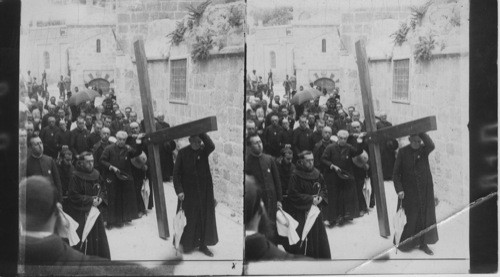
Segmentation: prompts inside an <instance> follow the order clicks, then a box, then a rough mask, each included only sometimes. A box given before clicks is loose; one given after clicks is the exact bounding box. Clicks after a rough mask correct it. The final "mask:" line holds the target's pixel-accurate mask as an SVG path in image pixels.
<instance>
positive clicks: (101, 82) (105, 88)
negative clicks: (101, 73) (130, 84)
mask: <svg viewBox="0 0 500 277" xmlns="http://www.w3.org/2000/svg"><path fill="white" fill-rule="evenodd" d="M94 86H95V87H97V90H99V89H102V92H103V94H107V93H109V86H110V83H109V81H108V80H106V79H102V78H96V79H93V80H92V81H90V82H89V88H91V87H94Z"/></svg>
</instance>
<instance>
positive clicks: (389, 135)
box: [356, 40, 437, 237]
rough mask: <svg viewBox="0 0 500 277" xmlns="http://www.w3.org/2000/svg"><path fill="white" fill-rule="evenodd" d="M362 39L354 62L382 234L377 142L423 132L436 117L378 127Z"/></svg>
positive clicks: (385, 226)
mask: <svg viewBox="0 0 500 277" xmlns="http://www.w3.org/2000/svg"><path fill="white" fill-rule="evenodd" d="M365 49H366V48H365V43H364V41H363V40H358V41H357V42H356V63H357V65H358V71H359V81H360V88H361V97H362V100H363V111H364V114H365V122H366V130H367V131H368V133H367V137H368V148H369V157H370V159H369V161H370V168H371V176H370V180H371V184H372V186H373V189H374V193H375V204H376V207H377V217H378V224H379V232H380V235H381V236H382V237H388V236H390V235H391V231H390V228H389V218H388V216H387V204H386V198H385V188H384V177H383V174H382V158H381V155H380V145H379V143H383V142H384V141H385V140H387V139H395V138H400V137H404V136H408V135H411V134H418V133H423V132H427V131H431V130H436V129H437V124H436V117H435V116H429V117H424V118H421V119H417V120H413V121H410V122H406V123H403V124H400V125H395V126H392V127H388V128H384V129H381V130H377V126H376V119H375V111H374V108H373V99H372V91H371V83H370V74H369V70H368V58H367V56H366V50H365Z"/></svg>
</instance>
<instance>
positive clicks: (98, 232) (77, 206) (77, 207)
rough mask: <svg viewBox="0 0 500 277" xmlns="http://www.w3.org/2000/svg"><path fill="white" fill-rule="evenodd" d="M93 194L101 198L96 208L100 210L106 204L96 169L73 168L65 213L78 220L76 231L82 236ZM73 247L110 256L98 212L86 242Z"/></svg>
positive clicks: (86, 252) (103, 190)
mask: <svg viewBox="0 0 500 277" xmlns="http://www.w3.org/2000/svg"><path fill="white" fill-rule="evenodd" d="M94 196H98V197H100V198H101V199H102V203H101V204H100V205H99V207H98V209H99V210H101V209H102V208H103V207H104V206H105V205H107V195H106V187H105V186H103V180H102V178H101V176H100V174H99V172H98V171H97V170H95V169H94V170H93V171H92V172H91V173H86V172H82V171H79V170H75V171H74V173H73V176H72V177H71V179H70V184H69V203H68V207H67V213H68V214H69V215H70V216H71V217H72V218H73V219H74V220H75V221H76V222H78V224H79V225H78V229H77V230H76V233H77V234H78V236H79V237H80V239H81V238H82V233H83V229H84V227H85V222H86V220H87V216H88V213H89V211H90V208H92V204H93V200H94V198H93V197H94ZM73 248H75V249H76V250H79V251H81V252H83V253H85V254H86V255H92V256H99V257H102V258H107V259H110V258H111V254H110V252H109V245H108V238H107V236H106V231H105V229H104V222H103V220H102V215H101V214H100V215H99V217H98V218H97V220H96V221H95V223H94V226H93V227H92V229H91V230H90V233H89V235H88V236H87V240H86V242H80V243H78V244H77V245H75V246H74V247H73Z"/></svg>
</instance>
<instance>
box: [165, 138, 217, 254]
mask: <svg viewBox="0 0 500 277" xmlns="http://www.w3.org/2000/svg"><path fill="white" fill-rule="evenodd" d="M200 138H201V140H202V141H203V143H204V147H202V148H200V149H198V150H194V149H193V148H191V146H187V147H184V148H182V149H181V150H179V154H178V155H177V160H176V161H175V166H174V175H173V181H174V188H175V193H176V194H179V193H181V192H183V193H184V201H182V208H183V209H184V212H185V215H186V221H187V222H186V227H184V232H183V233H182V237H181V241H180V243H181V244H182V246H183V247H184V251H187V252H189V251H191V250H193V249H194V248H196V247H198V246H202V245H206V246H210V245H215V244H217V242H218V241H219V238H218V236H217V225H216V221H215V201H214V184H213V182H212V174H211V173H210V165H209V162H208V156H209V155H210V153H212V152H213V151H214V150H215V145H214V143H213V142H212V140H211V139H210V137H208V135H206V134H202V135H200ZM180 206H181V202H180V201H179V202H178V204H177V211H179V208H180Z"/></svg>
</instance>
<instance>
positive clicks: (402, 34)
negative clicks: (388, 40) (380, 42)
mask: <svg viewBox="0 0 500 277" xmlns="http://www.w3.org/2000/svg"><path fill="white" fill-rule="evenodd" d="M408 31H410V27H408V24H406V23H404V22H403V23H401V25H399V29H398V30H397V31H396V32H394V33H392V34H391V37H393V38H394V44H397V45H399V46H401V44H403V42H405V41H406V35H408Z"/></svg>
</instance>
